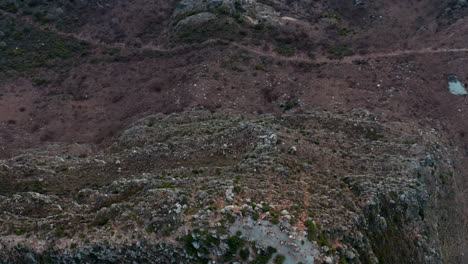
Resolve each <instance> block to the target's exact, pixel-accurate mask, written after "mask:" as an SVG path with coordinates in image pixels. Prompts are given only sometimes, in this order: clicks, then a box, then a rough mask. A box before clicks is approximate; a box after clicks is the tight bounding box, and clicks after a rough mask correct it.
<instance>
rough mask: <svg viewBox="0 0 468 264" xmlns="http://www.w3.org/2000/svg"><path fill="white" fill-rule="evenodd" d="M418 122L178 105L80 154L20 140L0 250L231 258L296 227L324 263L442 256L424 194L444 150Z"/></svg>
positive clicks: (39, 254)
mask: <svg viewBox="0 0 468 264" xmlns="http://www.w3.org/2000/svg"><path fill="white" fill-rule="evenodd" d="M364 113H365V112H364ZM418 130H419V128H418V127H414V125H410V124H404V123H381V122H379V121H377V120H375V118H374V117H372V116H371V115H369V114H368V113H365V114H363V112H362V111H354V112H353V113H352V114H349V115H344V114H342V115H338V114H331V113H329V112H310V113H306V114H295V115H283V116H279V117H274V116H270V115H265V116H262V117H259V118H257V119H251V118H247V117H245V116H241V115H229V114H220V113H215V114H213V113H210V112H208V111H191V112H185V113H181V114H174V115H170V116H166V117H160V116H150V117H147V118H144V119H142V120H141V121H139V122H137V123H135V124H134V125H132V127H130V128H129V129H127V130H126V131H125V132H124V133H123V134H122V135H121V136H120V138H119V139H118V140H117V141H115V142H114V143H113V144H112V145H111V146H110V147H109V148H108V149H106V150H103V151H101V152H96V151H95V152H94V153H92V154H91V155H88V156H68V157H67V156H64V154H65V153H67V148H66V146H62V145H51V146H49V147H47V148H45V149H38V150H31V151H28V152H27V153H25V154H23V155H20V156H17V157H14V158H12V159H8V160H3V161H1V163H0V168H1V170H0V177H1V181H2V187H1V188H0V195H1V196H0V212H1V213H0V221H1V225H0V233H1V234H2V236H1V237H0V260H1V261H2V262H4V263H18V262H28V263H42V262H43V261H45V260H47V261H48V263H64V262H65V263H88V262H93V261H97V262H105V261H110V262H112V261H116V260H119V261H120V262H122V263H133V262H135V261H136V262H148V261H150V262H156V263H198V262H200V261H202V262H204V261H209V260H216V261H221V262H222V261H228V260H229V261H241V262H242V261H243V260H245V259H249V258H250V259H252V260H253V259H257V260H259V259H265V258H266V259H274V258H282V256H283V255H282V254H286V253H284V252H287V251H288V248H290V250H291V249H294V248H295V247H298V245H300V244H301V242H300V240H298V241H295V240H294V239H296V238H297V237H302V239H303V240H304V239H306V240H308V241H307V243H311V244H310V245H313V246H312V247H313V248H314V251H313V252H314V253H313V254H314V255H313V258H314V259H315V260H319V261H323V262H324V263H337V262H338V261H342V262H343V261H346V263H372V262H374V263H423V262H427V263H442V256H441V244H440V240H439V237H438V231H437V227H436V226H434V225H433V223H437V221H438V220H439V219H438V217H439V216H438V215H437V213H436V212H435V211H434V210H433V208H434V205H435V204H437V202H438V201H437V197H438V196H437V195H429V193H432V194H434V193H438V192H442V191H443V190H444V189H446V188H447V184H448V183H449V182H450V181H451V179H452V177H453V174H452V167H451V165H450V164H451V163H450V155H451V154H450V152H449V151H448V150H447V149H446V147H445V145H444V143H443V142H441V141H439V138H438V136H437V134H431V135H426V134H425V133H422V135H421V136H418V134H417V133H415V131H418ZM401 131H407V132H401ZM292 147H294V148H295V151H294V152H291V151H290V150H291V148H292ZM75 148H76V147H75ZM90 149H92V148H90ZM331 164H333V166H331ZM434 190H436V191H434ZM260 220H261V221H262V223H264V224H262V225H261V226H262V227H261V228H260V227H259V226H257V225H256V224H254V223H255V221H260ZM249 226H251V227H249ZM269 226H270V227H269ZM231 227H232V228H234V229H232V228H231ZM252 228H253V229H252ZM256 228H260V229H258V232H265V233H264V235H260V233H257V231H255V230H256ZM228 229H230V230H234V231H232V232H226V230H228ZM236 230H237V231H239V232H237V231H236ZM243 230H245V231H243ZM247 230H251V231H248V232H247ZM263 236H272V237H277V238H279V240H278V243H279V244H278V248H277V249H276V248H275V247H273V246H272V245H274V244H268V243H263V242H262V241H256V240H255V238H258V237H263ZM290 239H293V240H291V241H289V240H290ZM254 241H255V243H254ZM288 241H289V242H288ZM306 245H309V244H306ZM283 246H284V247H285V248H283ZM331 249H333V251H332V250H331ZM300 250H309V249H300ZM300 256H301V255H300V254H296V255H291V256H288V255H287V256H284V257H285V258H286V259H289V258H292V257H294V259H296V260H299V261H307V260H308V259H307V257H306V256H303V259H302V260H301V259H300V258H301V257H300Z"/></svg>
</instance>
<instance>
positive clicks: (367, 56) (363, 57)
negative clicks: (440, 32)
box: [231, 43, 468, 63]
mask: <svg viewBox="0 0 468 264" xmlns="http://www.w3.org/2000/svg"><path fill="white" fill-rule="evenodd" d="M231 44H232V45H234V46H236V47H239V48H241V49H244V50H247V51H249V52H251V53H255V54H257V55H260V56H267V57H274V58H276V59H279V60H283V61H294V62H307V63H329V62H335V63H352V62H353V61H357V60H368V59H377V58H385V57H398V56H403V55H412V54H435V53H454V52H468V48H453V49H449V48H443V49H434V48H423V49H416V50H395V51H390V52H377V53H370V54H365V55H353V56H348V57H344V58H343V59H341V60H339V59H330V58H327V57H325V56H323V55H322V56H320V57H318V58H315V59H310V58H308V57H306V56H305V55H302V56H301V55H296V56H290V57H284V56H281V55H278V54H276V53H274V52H271V51H270V52H269V51H262V50H258V49H255V48H252V47H249V46H244V45H241V44H238V43H231Z"/></svg>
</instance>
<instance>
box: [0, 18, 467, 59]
mask: <svg viewBox="0 0 468 264" xmlns="http://www.w3.org/2000/svg"><path fill="white" fill-rule="evenodd" d="M0 14H2V15H5V16H7V17H10V18H13V19H16V20H19V21H22V22H24V23H28V24H31V25H32V26H34V27H36V28H38V29H40V30H43V31H49V32H52V33H55V34H57V35H60V36H64V37H70V38H74V39H77V40H79V41H83V42H87V43H90V44H92V45H94V46H100V47H106V48H118V49H125V50H131V51H139V50H151V51H156V52H177V51H181V50H186V49H190V48H194V47H200V46H205V45H208V44H210V43H215V42H217V41H222V40H221V39H209V40H206V41H204V42H202V43H198V44H192V45H182V46H178V47H175V48H164V47H161V46H157V45H153V44H146V45H143V46H141V47H129V46H128V45H127V44H126V43H104V42H101V41H97V40H95V39H92V38H90V37H89V36H84V35H82V34H79V33H67V32H63V31H60V30H58V29H57V28H56V27H54V26H51V25H43V24H39V23H37V22H35V21H33V20H32V19H30V18H24V17H18V16H17V15H15V14H11V13H8V12H6V11H4V10H0ZM229 44H230V45H232V46H234V47H238V48H240V49H243V50H246V51H248V52H250V53H254V54H257V55H260V56H266V57H272V58H275V59H278V60H282V61H291V62H304V63H316V64H317V63H353V62H354V61H359V60H369V59H377V58H386V57H398V56H404V55H414V54H438V53H462V52H468V48H440V49H437V48H423V49H413V50H395V51H389V52H376V53H370V54H365V55H352V56H347V57H344V58H342V59H330V58H328V57H326V56H324V55H321V56H318V57H317V58H315V59H311V58H309V57H308V56H307V55H305V54H298V55H295V56H281V55H279V54H277V53H275V52H274V51H264V50H260V49H257V48H254V47H251V46H246V45H242V44H240V43H236V42H230V43H229Z"/></svg>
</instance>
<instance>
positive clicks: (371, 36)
mask: <svg viewBox="0 0 468 264" xmlns="http://www.w3.org/2000/svg"><path fill="white" fill-rule="evenodd" d="M109 2H110V5H111V6H113V9H106V10H104V9H102V10H98V9H92V8H91V9H87V11H86V12H83V13H81V14H80V16H81V19H82V21H84V24H83V25H79V26H76V27H72V28H70V30H69V31H68V32H64V31H63V30H61V29H59V28H58V27H56V26H53V25H39V24H37V23H36V22H33V20H32V19H31V17H26V18H24V17H22V18H18V17H16V18H18V19H21V21H22V23H31V24H32V25H33V26H34V27H37V28H38V29H40V30H50V31H52V32H55V33H56V34H62V35H64V36H68V37H72V38H75V39H77V40H82V41H85V42H88V43H91V46H92V52H91V53H92V55H91V58H89V59H87V60H85V61H83V62H82V63H80V64H79V65H76V66H74V67H72V68H71V69H69V70H67V71H65V72H62V73H60V72H53V71H47V70H44V71H42V72H41V73H40V75H41V76H44V78H47V79H50V80H52V82H51V83H49V84H47V85H45V86H37V85H35V84H34V83H33V82H32V79H31V78H30V77H29V76H24V75H21V76H19V77H17V78H13V79H11V78H10V79H6V80H2V82H1V84H0V158H6V157H10V156H12V155H14V154H15V153H18V152H20V151H22V150H24V149H26V148H31V147H38V146H41V145H44V144H47V143H50V142H65V143H75V142H78V143H96V144H100V146H106V144H107V143H109V142H111V141H112V139H113V138H114V137H115V136H117V135H119V133H120V132H121V131H122V130H123V129H124V128H126V127H127V126H129V125H130V124H131V123H132V122H134V121H135V120H137V119H139V118H142V117H144V116H147V115H150V114H155V113H163V114H169V113H173V112H179V111H183V110H187V109H192V108H208V109H213V110H219V111H227V112H240V113H244V114H247V115H255V114H259V113H267V112H269V113H281V112H283V111H284V109H283V108H282V107H280V105H282V104H286V103H288V102H290V103H297V104H298V106H297V107H295V108H294V109H293V111H298V112H300V111H304V110H308V109H326V110H329V111H336V112H340V111H342V112H346V111H349V110H351V109H354V108H363V109H367V110H369V111H371V112H372V113H374V114H375V115H377V116H378V118H379V119H381V120H389V121H397V120H401V121H405V122H414V123H418V124H419V125H420V126H422V127H428V128H434V129H436V130H437V131H440V132H443V134H444V135H445V136H446V138H448V139H450V141H451V142H452V147H453V148H454V149H457V150H458V153H459V159H458V160H456V164H455V168H456V169H457V170H458V171H459V172H460V173H461V175H462V177H461V178H459V179H458V181H459V182H458V183H457V184H456V186H457V187H458V188H459V191H458V192H457V193H458V194H457V195H458V197H456V200H458V202H460V203H459V205H457V206H459V208H460V210H463V212H460V215H463V217H462V218H461V221H462V222H463V223H465V226H466V223H467V219H468V204H467V201H468V192H467V191H466V190H467V188H468V185H467V182H468V181H467V179H468V170H466V169H465V167H464V165H466V164H467V163H468V135H467V134H468V122H467V118H468V100H467V99H466V97H465V96H457V95H452V94H450V93H449V92H448V89H447V81H446V78H445V75H446V74H456V75H457V76H459V78H460V80H461V81H462V82H464V83H466V82H468V71H467V69H468V68H467V65H468V46H467V43H468V39H467V36H468V21H467V18H466V16H465V15H466V13H467V11H466V10H465V11H463V12H464V13H462V14H461V18H458V19H451V18H447V17H445V16H443V15H442V13H443V10H444V8H443V7H444V5H443V4H446V3H448V1H436V0H426V1H401V2H400V1H398V3H395V1H375V2H378V3H374V4H373V5H368V6H366V8H361V9H356V8H352V2H353V1H338V0H334V1H329V3H328V8H329V9H333V10H335V11H336V12H338V13H340V14H341V15H342V17H343V22H342V23H343V25H344V26H346V27H349V28H351V29H352V30H354V31H355V32H357V33H356V34H351V35H349V36H344V37H340V36H337V34H336V32H335V31H336V30H335V29H334V28H333V27H332V26H331V25H330V24H327V22H324V21H322V20H319V19H317V17H316V16H314V14H316V13H320V12H321V11H323V10H326V9H328V8H326V6H325V5H323V6H320V7H318V9H317V10H314V11H312V12H311V13H307V12H306V10H304V9H301V8H300V7H299V11H297V10H296V11H295V10H294V9H291V8H288V6H287V5H286V4H279V3H276V5H277V6H275V5H273V6H274V7H275V8H276V9H277V10H279V11H280V12H281V14H282V15H283V16H290V17H296V18H298V19H299V20H300V22H294V21H292V22H289V23H290V24H289V25H288V26H286V27H287V28H289V29H290V30H292V31H294V30H295V31H297V32H305V34H306V35H307V37H304V38H303V40H304V45H303V47H300V48H298V51H297V52H296V54H295V55H294V56H291V57H285V56H281V55H278V54H277V53H276V52H274V51H273V49H274V48H273V46H274V44H273V43H271V42H270V39H265V40H262V41H261V42H262V45H260V46H255V45H253V44H252V42H251V41H248V40H246V39H244V40H235V41H232V42H229V43H227V45H224V44H220V43H218V42H216V40H212V41H207V42H205V43H202V44H193V45H187V44H179V45H176V46H179V48H177V47H176V48H173V46H174V44H173V43H171V42H170V41H168V38H169V33H168V32H169V31H170V16H171V13H172V10H173V8H174V7H175V6H176V3H175V2H176V1H145V0H140V1H132V4H130V3H128V1H119V0H114V1H109ZM264 2H272V1H264ZM282 2H285V1H282ZM441 2H443V3H441ZM161 3H163V5H161ZM2 12H3V13H5V12H4V11H2ZM8 15H9V16H13V17H15V16H17V15H12V14H8ZM115 17H117V18H118V19H119V24H118V25H115V24H113V23H112V22H111V19H112V18H115ZM334 32H335V33H334ZM297 36H298V34H296V35H295V33H291V38H292V39H293V40H294V41H301V37H297ZM299 36H300V34H299ZM338 40H339V42H346V43H349V45H350V47H351V49H352V50H354V51H355V53H356V54H357V55H355V56H352V57H345V58H343V59H341V60H334V59H330V58H328V55H329V54H327V52H326V51H325V46H326V45H328V44H329V43H334V42H336V41H338ZM265 43H266V44H265ZM306 44H307V45H306ZM180 47H182V48H180ZM112 48H119V50H118V51H115V52H116V53H117V54H118V55H112V56H108V55H105V54H103V52H104V51H108V50H109V49H112ZM309 50H312V51H313V53H314V54H315V58H313V59H311V58H309V57H308V56H307V53H308V51H309ZM93 58H95V59H93ZM258 65H261V67H256V66H258ZM454 206H456V205H454Z"/></svg>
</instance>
